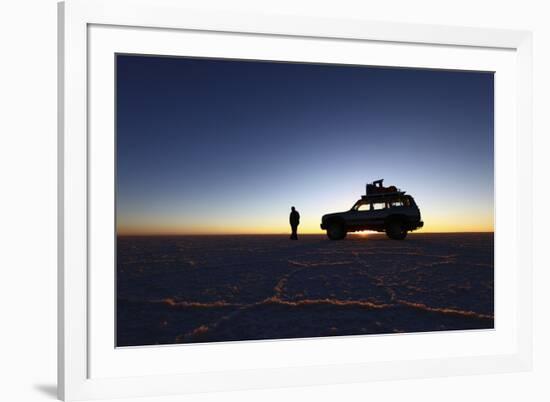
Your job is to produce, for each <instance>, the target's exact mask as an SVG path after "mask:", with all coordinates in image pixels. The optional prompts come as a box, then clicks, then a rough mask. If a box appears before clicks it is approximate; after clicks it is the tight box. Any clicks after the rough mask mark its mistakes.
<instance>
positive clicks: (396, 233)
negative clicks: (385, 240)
mask: <svg viewBox="0 0 550 402" xmlns="http://www.w3.org/2000/svg"><path fill="white" fill-rule="evenodd" d="M386 235H387V236H388V237H389V238H390V239H392V240H404V239H405V237H407V229H404V228H403V224H402V223H401V222H399V221H392V222H389V223H388V224H387V225H386Z"/></svg>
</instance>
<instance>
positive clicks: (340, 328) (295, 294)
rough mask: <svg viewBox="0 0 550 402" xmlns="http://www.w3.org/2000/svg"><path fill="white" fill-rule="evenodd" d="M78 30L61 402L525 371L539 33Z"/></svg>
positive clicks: (164, 5)
mask: <svg viewBox="0 0 550 402" xmlns="http://www.w3.org/2000/svg"><path fill="white" fill-rule="evenodd" d="M130 9H131V13H130V12H129V10H130ZM59 16H60V20H59V21H60V22H59V41H60V55H59V56H60V63H59V75H60V88H59V102H60V118H59V127H60V133H59V140H60V141H59V150H60V159H59V160H60V169H59V179H60V187H59V190H60V202H59V212H60V224H59V235H60V239H59V240H60V242H59V244H60V252H59V261H60V265H59V289H60V290H59V342H60V349H59V392H60V397H61V398H63V399H65V400H73V399H93V398H102V397H121V396H152V395H163V394H176V393H186V392H201V391H215V390H236V389H246V388H261V387H277V386H293V385H314V384H327V383H345V382H357V381H368V380H375V379H397V378H414V377H427V376H434V375H458V374H471V373H489V372H492V373H495V372H507V371H518V370H526V369H529V368H530V365H531V316H530V314H531V309H530V290H531V250H530V247H531V166H530V163H531V162H530V155H531V154H530V152H531V150H530V147H531V121H530V119H531V116H530V113H531V71H530V68H531V67H530V66H531V35H530V33H528V32H518V31H506V30H489V29H478V28H457V27H443V26H423V25H408V24H399V23H373V22H368V21H359V20H355V21H351V20H350V21H339V20H326V21H325V20H318V19H314V18H308V17H299V18H298V17H290V16H277V15H261V16H260V15H240V14H231V13H227V12H222V11H219V12H218V11H217V12H212V11H208V12H207V11H204V10H189V9H185V8H183V7H182V5H181V3H180V2H177V1H170V0H161V1H155V2H153V1H146V0H143V1H133V2H131V3H130V2H126V1H118V0H115V1H87V0H72V1H68V2H65V3H62V4H60V6H59Z"/></svg>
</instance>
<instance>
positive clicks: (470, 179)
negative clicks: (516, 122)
mask: <svg viewBox="0 0 550 402" xmlns="http://www.w3.org/2000/svg"><path fill="white" fill-rule="evenodd" d="M116 63H117V84H116V85H117V100H116V104H117V127H116V128H117V151H116V152H117V202H116V208H117V230H118V232H119V233H121V234H122V233H143V234H147V233H284V232H286V231H288V213H289V210H290V206H292V205H295V206H296V208H297V209H298V210H299V211H300V213H301V215H302V225H301V229H302V231H303V232H311V233H313V232H318V231H319V230H320V229H319V223H320V218H321V216H322V215H323V214H324V213H328V212H335V211H341V210H346V209H349V208H350V207H351V206H352V204H353V203H354V202H355V201H356V199H357V198H358V197H359V196H360V195H361V194H362V193H364V187H365V183H366V182H367V181H372V180H375V179H379V178H384V179H385V182H386V184H394V185H396V186H397V187H400V188H402V189H403V190H406V191H407V192H408V193H410V194H412V195H413V196H414V197H415V199H416V200H417V203H418V204H419V206H420V209H421V212H422V215H423V219H424V221H425V224H426V226H425V228H424V230H425V231H478V230H479V231H491V230H493V114H494V110H493V109H494V105H493V85H494V84H493V74H492V73H488V72H458V71H442V70H419V69H396V68H372V67H365V66H342V65H327V64H325V65H322V64H298V63H281V62H261V61H236V60H214V59H193V58H171V57H150V56H133V55H119V56H117V59H116Z"/></svg>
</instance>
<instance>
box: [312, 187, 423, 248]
mask: <svg viewBox="0 0 550 402" xmlns="http://www.w3.org/2000/svg"><path fill="white" fill-rule="evenodd" d="M382 183H383V180H377V181H374V182H373V183H372V184H367V194H366V195H363V196H361V199H360V200H358V201H357V202H356V203H355V204H354V205H353V207H351V209H350V210H349V211H346V212H336V213H332V214H327V215H324V216H323V217H322V219H321V229H323V230H326V231H327V236H328V238H329V239H331V240H341V239H344V238H345V237H346V234H347V233H348V232H357V231H361V230H372V231H376V232H385V233H386V235H387V236H388V237H389V238H390V239H393V240H403V239H404V238H405V237H407V232H409V231H412V230H416V229H419V228H421V227H422V226H424V222H422V221H421V219H420V210H419V209H418V206H417V205H416V202H415V201H414V198H413V197H411V196H410V195H407V194H405V191H400V190H398V189H397V188H396V187H394V186H390V187H384V186H383V185H382Z"/></svg>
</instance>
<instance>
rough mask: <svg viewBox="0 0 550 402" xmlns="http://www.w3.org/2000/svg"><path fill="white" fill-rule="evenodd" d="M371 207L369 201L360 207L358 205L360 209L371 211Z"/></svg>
mask: <svg viewBox="0 0 550 402" xmlns="http://www.w3.org/2000/svg"><path fill="white" fill-rule="evenodd" d="M370 209H371V207H370V204H369V203H364V204H360V205H359V206H358V207H357V210H358V211H370Z"/></svg>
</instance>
